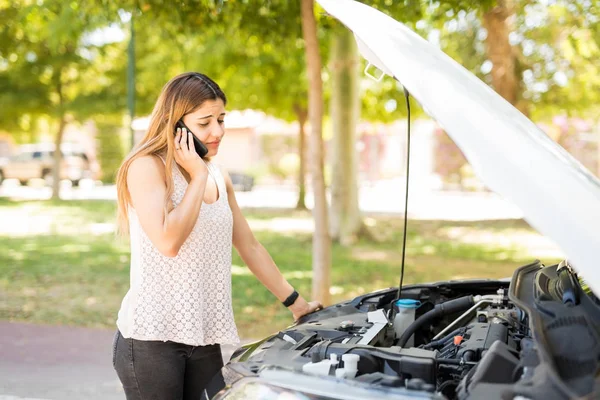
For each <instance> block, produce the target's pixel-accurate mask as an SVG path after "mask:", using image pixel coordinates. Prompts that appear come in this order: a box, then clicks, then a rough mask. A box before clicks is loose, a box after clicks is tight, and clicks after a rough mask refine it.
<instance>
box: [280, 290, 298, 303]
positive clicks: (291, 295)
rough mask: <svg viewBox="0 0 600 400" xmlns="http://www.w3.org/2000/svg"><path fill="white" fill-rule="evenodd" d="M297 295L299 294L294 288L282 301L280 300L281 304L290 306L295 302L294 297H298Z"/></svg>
mask: <svg viewBox="0 0 600 400" xmlns="http://www.w3.org/2000/svg"><path fill="white" fill-rule="evenodd" d="M298 296H300V295H299V294H298V292H297V291H296V290H294V291H293V292H292V294H290V295H289V296H288V298H287V299H285V300H284V301H282V303H283V305H284V306H286V307H289V306H291V305H292V304H294V303H295V302H296V299H298Z"/></svg>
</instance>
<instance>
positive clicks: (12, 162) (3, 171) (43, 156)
mask: <svg viewBox="0 0 600 400" xmlns="http://www.w3.org/2000/svg"><path fill="white" fill-rule="evenodd" d="M54 148H55V146H54V145H52V144H28V145H22V146H20V147H19V149H18V151H17V153H16V154H13V155H12V156H10V157H5V158H3V159H0V182H2V181H3V180H4V179H17V180H18V181H19V182H20V183H21V184H22V185H25V184H27V182H28V181H29V180H31V179H36V178H38V179H44V181H46V184H48V185H50V184H52V169H53V165H54ZM61 150H62V164H61V169H60V179H61V180H63V179H66V180H69V181H71V183H72V184H73V186H77V185H79V182H80V181H81V180H82V179H85V178H92V175H93V174H92V170H91V167H90V161H89V158H88V156H87V155H86V154H85V152H84V151H83V150H82V149H80V148H78V147H76V146H73V145H68V144H65V145H63V146H62V147H61Z"/></svg>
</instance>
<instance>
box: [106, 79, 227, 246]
mask: <svg viewBox="0 0 600 400" xmlns="http://www.w3.org/2000/svg"><path fill="white" fill-rule="evenodd" d="M217 99H221V100H222V101H223V104H227V98H226V97H225V93H223V91H222V90H221V88H220V87H219V85H217V84H216V83H215V82H214V81H213V80H212V79H210V78H209V77H208V76H206V75H204V74H200V73H198V72H186V73H183V74H181V75H177V76H176V77H174V78H173V79H171V80H170V81H169V82H167V84H166V85H165V86H164V87H163V89H162V91H161V93H160V96H159V97H158V100H157V101H156V104H155V105H154V110H153V111H152V115H151V117H150V125H149V127H148V131H147V132H146V134H145V135H144V137H143V138H142V140H141V141H140V142H139V143H138V144H137V146H136V147H135V148H134V149H133V150H132V151H131V153H129V155H128V156H127V157H126V158H125V160H124V161H123V163H122V164H121V166H120V167H119V170H118V172H117V179H116V184H117V207H118V208H117V223H118V230H119V233H121V234H123V235H124V234H127V233H128V232H129V216H128V208H129V205H130V204H131V196H130V194H129V188H128V187H127V173H128V171H129V166H130V165H131V163H132V162H133V161H134V160H136V159H137V158H140V157H144V156H147V155H154V156H159V155H165V153H166V157H165V164H166V166H165V175H166V185H167V193H166V195H165V227H166V220H167V219H166V215H167V214H168V213H169V211H171V210H170V209H169V208H170V207H172V205H171V195H172V194H173V174H172V171H173V163H174V162H175V152H174V145H175V144H174V138H175V135H174V132H175V124H176V123H177V121H179V120H180V119H181V118H182V117H183V116H184V115H186V114H189V113H191V112H194V111H195V110H197V109H198V108H199V107H201V106H202V104H203V103H204V102H205V101H207V100H217Z"/></svg>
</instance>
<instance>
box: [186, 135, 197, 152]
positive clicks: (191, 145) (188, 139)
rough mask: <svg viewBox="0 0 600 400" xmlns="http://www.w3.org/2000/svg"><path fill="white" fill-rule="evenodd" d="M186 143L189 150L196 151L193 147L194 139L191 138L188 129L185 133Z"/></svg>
mask: <svg viewBox="0 0 600 400" xmlns="http://www.w3.org/2000/svg"><path fill="white" fill-rule="evenodd" d="M187 144H188V150H189V151H196V149H195V148H194V139H193V138H192V132H190V131H188V133H187Z"/></svg>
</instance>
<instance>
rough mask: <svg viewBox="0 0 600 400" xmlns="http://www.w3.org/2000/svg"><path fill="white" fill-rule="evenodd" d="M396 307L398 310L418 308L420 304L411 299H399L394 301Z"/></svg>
mask: <svg viewBox="0 0 600 400" xmlns="http://www.w3.org/2000/svg"><path fill="white" fill-rule="evenodd" d="M396 306H398V308H419V307H420V306H421V302H420V301H419V300H413V299H400V300H397V301H396Z"/></svg>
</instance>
